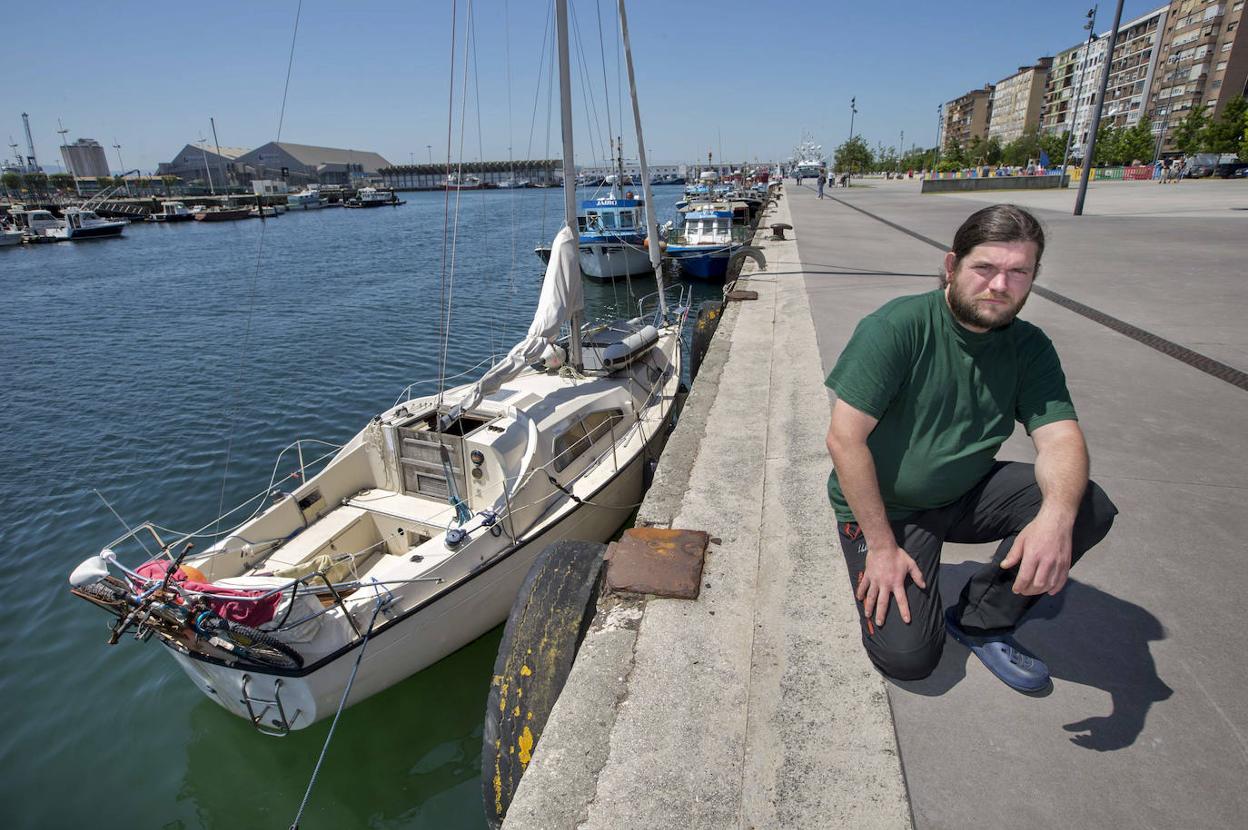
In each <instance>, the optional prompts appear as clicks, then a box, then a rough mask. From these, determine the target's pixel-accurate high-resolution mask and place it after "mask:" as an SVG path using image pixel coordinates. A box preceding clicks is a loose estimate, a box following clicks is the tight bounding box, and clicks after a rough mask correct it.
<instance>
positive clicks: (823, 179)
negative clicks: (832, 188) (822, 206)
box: [815, 172, 828, 199]
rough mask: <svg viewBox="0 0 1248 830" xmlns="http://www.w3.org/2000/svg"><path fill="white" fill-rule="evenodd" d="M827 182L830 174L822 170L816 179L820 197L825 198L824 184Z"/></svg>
mask: <svg viewBox="0 0 1248 830" xmlns="http://www.w3.org/2000/svg"><path fill="white" fill-rule="evenodd" d="M827 183H828V175H827V174H826V173H823V172H821V173H820V174H819V178H818V179H815V185H816V186H817V189H818V191H819V198H820V199H822V198H823V186H824V185H826V184H827Z"/></svg>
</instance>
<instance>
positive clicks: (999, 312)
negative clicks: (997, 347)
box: [949, 277, 1031, 329]
mask: <svg viewBox="0 0 1248 830" xmlns="http://www.w3.org/2000/svg"><path fill="white" fill-rule="evenodd" d="M1029 296H1031V292H1030V291H1029V292H1027V294H1024V295H1023V298H1022V299H1021V300H1019V301H1018V305H1013V306H1010V305H1006V306H987V307H983V306H980V305H979V304H978V303H977V302H976V301H977V300H980V299H989V298H991V299H1002V300H1004V301H1005V302H1006V303H1009V302H1010V300H1009V298H1008V297H1000V298H999V297H997V296H995V295H992V294H991V293H990V294H989V295H988V297H964V296H963V295H962V292H961V291H960V290H959V286H958V279H957V277H954V278H953V281H952V282H951V283H950V284H949V310H950V311H951V312H952V313H953V318H954V319H955V320H957V321H958V322H959V323H962V324H963V325H967V326H974V327H976V328H984V329H999V328H1002V327H1003V326H1008V325H1009V324H1010V323H1012V322H1014V318H1015V317H1017V316H1018V312H1020V311H1022V310H1023V306H1024V305H1026V304H1027V298H1028V297H1029Z"/></svg>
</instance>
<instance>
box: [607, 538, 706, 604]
mask: <svg viewBox="0 0 1248 830" xmlns="http://www.w3.org/2000/svg"><path fill="white" fill-rule="evenodd" d="M709 541H710V536H709V534H707V533H706V532H704V531H701V530H678V529H671V528H661V527H634V528H631V529H629V530H627V531H625V533H624V536H623V537H622V538H621V539H620V541H618V542H612V543H611V545H610V546H608V548H607V555H606V560H607V589H608V590H609V591H611V592H613V593H631V594H654V595H655V596H660V597H671V598H673V599H697V598H698V592H699V590H700V589H701V587H702V563H703V561H704V559H705V557H706V546H707V543H708V542H709Z"/></svg>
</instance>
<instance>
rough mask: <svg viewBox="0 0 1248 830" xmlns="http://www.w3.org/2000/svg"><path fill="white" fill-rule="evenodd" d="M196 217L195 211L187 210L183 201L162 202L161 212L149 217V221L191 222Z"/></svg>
mask: <svg viewBox="0 0 1248 830" xmlns="http://www.w3.org/2000/svg"><path fill="white" fill-rule="evenodd" d="M194 218H195V214H194V212H193V211H190V210H187V207H186V205H185V204H183V203H182V202H161V203H160V212H159V213H153V214H151V215H149V216H148V217H147V221H149V222H189V221H191V220H192V219H194Z"/></svg>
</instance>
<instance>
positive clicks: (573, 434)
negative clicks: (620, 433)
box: [554, 409, 624, 472]
mask: <svg viewBox="0 0 1248 830" xmlns="http://www.w3.org/2000/svg"><path fill="white" fill-rule="evenodd" d="M623 420H624V411H623V410H620V409H606V410H603V411H601V412H591V413H590V414H588V415H586V416H585V417H584V418H582V419H581V420H579V421H577V422H576V423H574V424H572V426H570V427H568V428H567V429H566V430H564V431H563V432H562V433H560V434H559V435H558V436H556V437H555V463H554V467H555V472H561V471H563V470H566V469H567V468H568V467H569V466H571V464H572V462H573V461H575V460H576V459H578V458H580V457H581V456H582V455H584V454H585V451H586V450H588V449H589V448H590V447H592V446H593V445H594V444H595V443H596V442H597V441H598V440H599V439H600V438H602V437H603V436H606V435H609V434H610V433H611V431H612V430H613V429H614V428H615V426H616V425H617V424H619V423H620V422H621V421H623Z"/></svg>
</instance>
